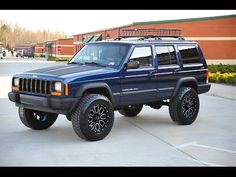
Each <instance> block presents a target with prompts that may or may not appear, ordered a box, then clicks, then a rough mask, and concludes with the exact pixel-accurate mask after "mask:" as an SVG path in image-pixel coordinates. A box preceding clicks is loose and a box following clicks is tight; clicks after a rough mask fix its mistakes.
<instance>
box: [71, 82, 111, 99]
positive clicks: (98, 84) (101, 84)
mask: <svg viewBox="0 0 236 177" xmlns="http://www.w3.org/2000/svg"><path fill="white" fill-rule="evenodd" d="M93 88H105V89H106V90H107V91H108V92H109V95H110V98H111V102H112V103H113V101H114V100H113V95H112V91H111V88H110V87H109V86H108V85H107V84H106V83H104V82H96V83H87V84H83V85H81V86H80V87H79V88H78V90H77V92H76V95H75V96H76V97H81V96H82V95H83V93H84V92H85V91H86V90H88V89H93Z"/></svg>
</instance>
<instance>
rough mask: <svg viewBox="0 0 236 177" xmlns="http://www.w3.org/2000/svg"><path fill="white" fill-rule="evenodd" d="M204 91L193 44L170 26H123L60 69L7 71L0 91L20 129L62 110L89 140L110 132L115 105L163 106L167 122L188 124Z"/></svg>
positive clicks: (130, 112) (43, 125)
mask: <svg viewBox="0 0 236 177" xmlns="http://www.w3.org/2000/svg"><path fill="white" fill-rule="evenodd" d="M165 37H168V38H170V37H171V38H172V39H171V40H170V39H165ZM209 89H210V84H209V83H208V69H207V64H206V61H205V58H204V56H203V53H202V51H201V49H200V47H199V45H198V44H197V43H196V42H191V41H186V40H184V38H182V37H181V36H180V35H179V30H178V29H155V30H154V29H149V30H145V29H139V30H132V29H127V30H123V35H121V36H120V37H118V38H117V39H116V40H114V41H105V42H93V43H88V44H86V45H85V46H84V47H83V48H82V49H81V50H80V51H79V52H78V53H77V54H76V55H75V56H74V57H73V58H72V59H71V60H70V61H69V62H68V63H67V64H65V65H64V66H59V67H58V66H55V67H49V68H43V69H37V70H34V71H29V72H25V73H22V74H17V75H14V76H13V79H12V91H11V92H9V94H8V96H9V99H10V100H11V101H13V102H15V103H16V106H18V107H19V117H20V119H21V121H22V123H23V124H24V125H25V126H27V127H29V128H32V129H36V130H41V129H47V128H49V127H50V126H52V125H53V123H54V122H55V121H56V119H57V117H58V114H64V115H66V117H67V119H68V120H70V121H72V125H73V129H74V131H75V133H76V134H77V135H78V136H79V137H81V138H83V139H86V140H90V141H96V140H101V139H103V138H104V137H106V136H107V135H108V133H109V132H110V131H111V128H112V126H113V121H114V111H115V110H118V111H119V113H120V114H122V115H124V116H128V117H134V116H136V115H137V114H139V113H140V111H141V110H142V107H143V105H148V106H150V107H152V108H154V109H160V108H161V106H163V105H167V106H169V113H170V117H171V118H172V120H173V121H174V122H176V123H178V124H181V125H189V124H191V123H193V122H194V120H195V119H196V117H197V115H198V112H199V97H198V94H201V93H205V92H207V91H209Z"/></svg>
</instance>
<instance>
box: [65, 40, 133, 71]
mask: <svg viewBox="0 0 236 177" xmlns="http://www.w3.org/2000/svg"><path fill="white" fill-rule="evenodd" d="M128 49H129V45H126V44H111V43H106V44H87V45H86V46H84V47H83V48H82V49H81V50H80V51H79V52H78V53H77V54H76V55H75V56H74V57H73V58H72V60H71V61H70V62H69V63H78V64H96V65H101V66H110V67H115V68H116V67H119V65H120V64H121V62H122V60H123V59H124V58H125V56H126V54H127V52H128Z"/></svg>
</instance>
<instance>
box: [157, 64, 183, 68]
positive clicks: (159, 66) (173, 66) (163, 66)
mask: <svg viewBox="0 0 236 177" xmlns="http://www.w3.org/2000/svg"><path fill="white" fill-rule="evenodd" d="M176 68H180V66H179V65H177V64H176V65H170V66H166V65H162V66H161V65H158V69H176Z"/></svg>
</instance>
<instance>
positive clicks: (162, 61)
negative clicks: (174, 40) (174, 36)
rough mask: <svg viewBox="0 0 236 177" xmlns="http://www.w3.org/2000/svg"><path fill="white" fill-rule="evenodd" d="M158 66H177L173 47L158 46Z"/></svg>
mask: <svg viewBox="0 0 236 177" xmlns="http://www.w3.org/2000/svg"><path fill="white" fill-rule="evenodd" d="M156 53H157V60H158V65H159V66H161V65H173V64H177V62H176V55H175V50H174V47H173V46H156Z"/></svg>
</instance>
